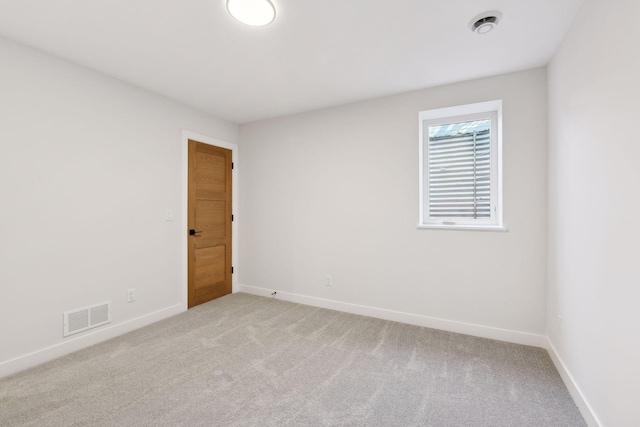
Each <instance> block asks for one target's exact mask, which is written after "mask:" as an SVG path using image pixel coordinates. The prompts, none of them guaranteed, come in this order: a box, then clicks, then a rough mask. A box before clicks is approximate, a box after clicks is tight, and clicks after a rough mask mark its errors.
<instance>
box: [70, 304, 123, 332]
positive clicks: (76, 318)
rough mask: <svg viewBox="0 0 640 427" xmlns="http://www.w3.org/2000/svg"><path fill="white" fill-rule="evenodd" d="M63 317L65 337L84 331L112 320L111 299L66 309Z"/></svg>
mask: <svg viewBox="0 0 640 427" xmlns="http://www.w3.org/2000/svg"><path fill="white" fill-rule="evenodd" d="M63 317H64V333H63V336H64V337H66V336H69V335H73V334H77V333H79V332H84V331H86V330H88V329H93V328H96V327H98V326H102V325H105V324H107V323H110V322H111V301H107V302H103V303H100V304H94V305H91V306H88V307H83V308H79V309H76V310H70V311H65V312H64V313H63Z"/></svg>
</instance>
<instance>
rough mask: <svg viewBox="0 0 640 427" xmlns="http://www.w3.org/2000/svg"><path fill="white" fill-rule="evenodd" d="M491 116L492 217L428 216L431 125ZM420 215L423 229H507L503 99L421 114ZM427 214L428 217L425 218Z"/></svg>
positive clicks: (433, 110) (419, 220) (426, 111)
mask: <svg viewBox="0 0 640 427" xmlns="http://www.w3.org/2000/svg"><path fill="white" fill-rule="evenodd" d="M478 119H491V142H490V144H491V149H490V156H491V157H490V176H491V187H490V188H491V198H490V203H491V218H490V219H473V218H471V219H469V218H456V217H452V218H428V213H429V182H428V179H429V158H428V155H429V148H428V144H429V134H428V132H429V127H431V126H438V125H442V124H448V123H462V122H467V121H472V120H478ZM419 133H420V135H419V147H418V150H419V160H418V163H419V180H420V181H419V217H418V228H420V229H434V228H435V229H454V230H455V229H458V230H460V229H462V230H498V231H500V230H506V227H505V225H504V222H503V203H502V100H494V101H486V102H479V103H475V104H466V105H458V106H454V107H446V108H437V109H432V110H425V111H421V112H420V113H419ZM425 215H427V217H425Z"/></svg>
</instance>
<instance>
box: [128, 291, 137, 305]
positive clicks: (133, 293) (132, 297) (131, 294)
mask: <svg viewBox="0 0 640 427" xmlns="http://www.w3.org/2000/svg"><path fill="white" fill-rule="evenodd" d="M135 300H136V289H135V288H133V289H129V290H128V291H127V302H134V301H135Z"/></svg>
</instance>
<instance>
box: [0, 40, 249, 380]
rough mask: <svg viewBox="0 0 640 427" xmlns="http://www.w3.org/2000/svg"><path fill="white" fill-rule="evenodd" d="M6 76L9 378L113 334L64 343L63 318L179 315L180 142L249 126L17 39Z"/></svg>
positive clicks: (121, 320)
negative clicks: (100, 313) (92, 309)
mask: <svg viewBox="0 0 640 427" xmlns="http://www.w3.org/2000/svg"><path fill="white" fill-rule="evenodd" d="M0 64H2V66H1V67H0V94H1V95H0V147H1V152H0V205H1V206H2V209H0V375H2V374H6V373H9V372H12V371H14V370H16V369H19V368H23V367H26V366H28V365H29V364H31V363H34V362H39V361H42V360H43V359H46V358H49V357H51V356H55V355H58V354H62V353H64V352H66V351H69V350H71V349H74V348H77V347H79V346H82V345H86V344H87V343H90V342H92V341H96V340H99V339H104V338H105V337H107V336H109V334H106V333H105V334H103V335H101V336H97V337H92V338H91V339H86V340H85V341H83V342H77V341H76V340H75V338H77V336H75V337H70V338H67V339H65V340H63V339H62V312H63V311H66V310H70V309H74V308H80V307H83V306H86V305H89V304H93V303H99V302H102V301H106V300H111V301H112V304H113V306H112V317H113V324H112V325H111V326H109V327H105V328H107V329H108V328H111V330H112V331H114V332H113V333H117V332H122V331H124V330H125V329H126V327H121V328H120V329H118V325H126V324H129V325H140V324H141V323H144V322H145V321H151V320H157V319H158V318H159V317H162V316H164V315H168V314H171V313H175V312H176V309H177V310H180V308H181V306H180V302H181V299H182V294H183V290H182V281H181V277H180V266H181V255H180V251H181V247H180V245H181V237H182V235H181V230H180V224H181V218H180V215H181V200H182V199H181V188H182V187H181V185H182V183H181V179H182V175H181V130H182V129H187V130H190V131H194V132H197V133H200V134H204V135H209V136H211V137H215V138H219V139H222V140H226V141H229V142H237V139H238V127H237V125H235V124H231V123H228V122H226V121H223V120H220V119H218V118H215V117H213V116H210V115H208V114H205V113H202V112H199V111H197V110H194V109H191V108H188V107H185V106H183V105H181V104H178V103H176V102H173V101H170V100H167V99H166V98H162V97H160V96H157V95H154V94H151V93H149V92H146V91H143V90H141V89H138V88H135V87H133V86H129V85H127V84H124V83H122V82H118V81H116V80H113V79H111V78H108V77H105V76H103V75H100V74H98V73H95V72H92V71H89V70H87V69H84V68H81V67H78V66H75V65H72V64H70V63H67V62H64V61H62V60H59V59H55V58H53V57H51V56H48V55H45V54H43V53H39V52H37V51H35V50H32V49H30V48H27V47H24V46H22V45H19V44H16V43H13V42H10V41H8V40H5V39H0ZM165 209H172V210H173V214H174V221H172V222H167V221H165ZM129 288H136V289H137V301H136V302H134V303H130V304H127V303H126V296H127V289H129ZM153 313H155V314H153ZM140 317H143V319H142V320H140V319H138V320H137V321H134V322H131V321H132V320H134V319H137V318H140ZM144 319H146V320H144ZM127 322H129V323H127ZM105 328H101V329H105ZM113 333H112V334H113ZM84 335H89V333H85V334H84ZM61 343H71V344H70V345H62V346H60V344H61ZM52 346H53V347H52ZM48 347H52V348H49V349H48V350H45V351H44V352H41V353H37V354H36V355H31V356H29V357H24V356H25V355H28V354H29V353H32V352H38V351H40V350H43V349H46V348H48ZM16 358H17V360H13V359H16ZM12 360H13V361H12Z"/></svg>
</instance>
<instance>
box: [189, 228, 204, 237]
mask: <svg viewBox="0 0 640 427" xmlns="http://www.w3.org/2000/svg"><path fill="white" fill-rule="evenodd" d="M200 233H202V230H197V231H196V230H194V229H191V230H189V236H195V235H196V234H200Z"/></svg>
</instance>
